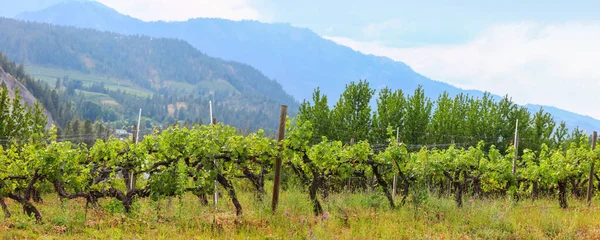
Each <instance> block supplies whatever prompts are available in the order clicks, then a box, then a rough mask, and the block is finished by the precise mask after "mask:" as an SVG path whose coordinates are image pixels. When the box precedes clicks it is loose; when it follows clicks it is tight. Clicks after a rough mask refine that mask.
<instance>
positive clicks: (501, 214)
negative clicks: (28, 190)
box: [0, 182, 600, 239]
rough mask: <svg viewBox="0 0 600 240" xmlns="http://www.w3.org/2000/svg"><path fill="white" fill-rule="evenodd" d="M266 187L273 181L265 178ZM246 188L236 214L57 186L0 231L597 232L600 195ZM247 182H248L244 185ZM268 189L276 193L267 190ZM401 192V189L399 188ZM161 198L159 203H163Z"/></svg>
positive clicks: (90, 235) (223, 204)
mask: <svg viewBox="0 0 600 240" xmlns="http://www.w3.org/2000/svg"><path fill="white" fill-rule="evenodd" d="M266 185H267V186H266V189H271V188H270V186H272V183H271V182H267V184H266ZM237 187H238V189H240V191H239V192H240V193H239V197H240V201H241V202H242V204H243V205H244V206H246V208H245V214H244V215H243V216H241V217H236V214H235V212H234V211H233V207H232V206H231V203H230V202H229V201H220V202H219V204H220V205H219V206H218V209H220V210H218V211H216V212H215V210H214V208H213V207H212V206H202V205H201V204H199V203H198V199H197V198H196V197H195V196H193V195H192V194H186V195H184V196H183V197H182V198H181V199H179V198H172V199H171V201H170V202H171V205H170V204H169V203H168V202H169V200H164V199H163V200H161V201H160V202H154V201H151V200H150V199H141V200H140V201H138V202H136V204H135V205H134V208H135V211H134V213H132V214H124V213H123V209H122V206H121V205H120V203H119V202H115V201H114V200H110V199H102V200H101V201H100V205H101V208H97V209H90V210H88V211H87V214H86V211H85V201H82V200H72V201H64V202H61V200H59V198H58V197H57V196H56V195H55V194H46V195H44V203H43V204H38V206H39V209H40V211H41V212H42V214H44V215H45V216H47V218H46V220H45V221H44V223H43V224H36V223H35V221H34V220H30V219H28V218H27V217H26V216H25V215H24V214H23V213H22V211H20V206H19V205H18V204H16V203H15V202H13V201H11V200H7V203H8V205H9V208H10V209H11V210H12V212H13V213H14V215H13V217H12V218H11V219H4V218H3V216H0V219H2V221H1V222H0V238H2V239H34V238H50V239H52V238H60V239H94V238H95V239H193V238H196V239H248V238H250V239H272V238H285V239H419V238H425V239H465V238H467V239H490V238H491V239H549V238H558V239H598V238H600V222H598V221H596V219H598V218H600V207H597V206H600V200H598V199H595V200H594V202H593V204H592V207H590V208H588V207H587V206H586V204H585V201H584V200H576V199H572V200H571V207H570V208H569V209H560V208H559V207H558V204H557V203H556V201H555V200H554V199H539V200H536V201H535V202H532V201H531V200H526V201H521V202H519V203H517V204H516V205H514V202H513V201H511V200H509V199H504V198H495V199H493V200H491V199H484V200H480V199H476V198H469V199H468V200H466V201H465V204H464V206H463V208H457V207H456V205H455V203H454V201H453V200H452V198H450V197H448V196H446V197H442V198H440V199H438V198H437V197H436V196H434V195H431V196H430V197H429V201H428V202H426V203H424V204H423V205H420V206H419V207H418V208H415V207H414V206H413V205H411V204H407V205H405V206H403V207H400V208H397V209H396V210H392V209H390V208H389V206H388V205H387V202H386V200H385V199H384V198H383V197H382V196H381V194H379V193H377V192H368V191H367V192H361V193H338V194H333V195H331V197H330V198H329V200H328V201H326V202H323V208H324V211H325V213H324V214H323V215H321V216H314V215H313V212H312V206H311V205H310V202H309V201H308V199H307V196H306V193H304V192H302V191H300V190H299V189H296V188H295V187H290V188H288V189H286V190H285V191H282V193H281V202H280V205H279V208H278V211H277V213H276V214H274V215H273V214H271V211H270V202H269V201H264V202H262V203H260V202H257V201H256V200H255V198H254V193H253V191H252V190H250V188H248V187H247V186H246V187H244V186H237ZM244 189H245V190H244ZM268 194H270V193H268ZM398 197H399V196H398ZM159 206H160V207H159Z"/></svg>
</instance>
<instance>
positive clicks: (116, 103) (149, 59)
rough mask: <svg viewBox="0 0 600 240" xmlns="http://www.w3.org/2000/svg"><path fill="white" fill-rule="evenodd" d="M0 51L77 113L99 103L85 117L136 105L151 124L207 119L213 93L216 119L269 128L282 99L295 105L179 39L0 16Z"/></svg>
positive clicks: (128, 116) (262, 81)
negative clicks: (61, 95)
mask: <svg viewBox="0 0 600 240" xmlns="http://www.w3.org/2000/svg"><path fill="white" fill-rule="evenodd" d="M23 29H27V31H23ZM0 51H1V52H3V53H4V54H5V55H6V56H7V57H8V59H10V60H12V61H15V62H17V63H23V64H24V66H25V67H24V69H25V71H26V72H27V73H28V74H30V75H32V76H33V77H34V78H35V79H39V80H42V82H45V83H47V84H48V86H50V87H53V88H58V90H59V91H64V93H65V95H66V96H70V97H67V98H68V99H70V100H71V101H73V102H74V104H75V105H76V108H77V109H78V110H80V111H79V112H82V115H86V114H84V113H83V112H85V111H82V110H81V108H82V107H84V106H94V107H93V108H92V109H96V110H94V111H100V110H97V109H101V111H102V112H94V113H93V114H92V113H90V114H88V115H86V116H82V117H84V118H85V117H90V118H95V119H91V120H105V121H122V122H124V123H125V124H129V123H130V122H132V121H133V119H134V118H136V117H137V114H136V113H137V111H138V110H139V108H142V109H145V110H144V111H143V115H144V117H145V118H147V120H151V121H152V122H154V123H155V124H154V125H157V124H172V123H174V122H177V121H187V122H198V121H202V122H208V112H209V111H208V101H209V100H211V101H214V103H215V106H214V109H215V117H217V118H218V119H219V121H223V122H225V123H227V124H232V125H236V126H238V127H240V128H242V129H248V130H252V129H257V128H275V127H276V126H277V121H278V117H277V116H278V113H279V106H280V105H281V104H287V105H289V106H290V109H292V111H295V109H297V107H298V104H297V103H296V101H295V100H294V99H293V98H292V97H291V96H290V95H288V94H287V93H285V92H284V91H283V89H282V87H281V85H279V83H277V82H276V81H274V80H271V79H268V78H267V77H265V76H264V75H263V74H262V73H261V72H259V71H258V70H256V69H254V68H252V67H251V66H248V65H245V64H241V63H237V62H231V61H224V60H221V59H218V58H213V57H210V56H207V55H205V54H203V53H201V52H199V51H198V50H196V49H195V48H194V47H192V46H190V45H189V44H187V43H186V42H184V41H180V40H173V39H165V38H151V37H145V36H123V35H119V34H114V33H109V32H100V31H94V30H86V29H78V28H73V27H59V26H52V25H48V24H38V23H29V22H23V21H17V20H12V19H5V18H0ZM58 80H60V82H59V84H57V81H58ZM86 102H90V103H86ZM90 104H94V105H90ZM95 105H99V106H100V108H98V107H97V106H95ZM291 114H294V112H291ZM108 115H110V116H112V117H110V119H107V116H108Z"/></svg>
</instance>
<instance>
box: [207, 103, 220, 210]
mask: <svg viewBox="0 0 600 240" xmlns="http://www.w3.org/2000/svg"><path fill="white" fill-rule="evenodd" d="M208 108H209V111H210V120H209V121H210V125H215V122H216V119H214V118H213V109H212V101H208ZM213 163H214V164H215V168H218V167H217V160H216V159H213ZM218 202H219V183H218V182H217V180H215V195H214V196H213V203H214V204H215V209H216V208H217V203H218Z"/></svg>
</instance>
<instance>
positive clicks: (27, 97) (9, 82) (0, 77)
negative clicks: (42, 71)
mask: <svg viewBox="0 0 600 240" xmlns="http://www.w3.org/2000/svg"><path fill="white" fill-rule="evenodd" d="M2 83H4V84H6V88H7V89H8V95H9V96H10V98H11V99H12V98H14V97H15V89H16V88H19V95H21V101H23V102H25V103H27V105H28V106H29V107H33V106H34V105H35V103H36V102H37V101H38V100H37V99H36V98H35V97H34V96H33V94H31V92H29V90H27V87H26V86H25V85H24V84H23V83H21V82H19V81H17V79H15V78H14V77H13V76H11V75H10V74H8V73H6V72H5V71H4V69H2V67H0V85H2ZM44 114H45V115H46V117H48V123H47V124H46V128H50V126H52V125H53V124H54V120H53V119H52V116H51V115H50V112H48V110H46V109H44Z"/></svg>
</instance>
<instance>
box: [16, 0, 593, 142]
mask: <svg viewBox="0 0 600 240" xmlns="http://www.w3.org/2000/svg"><path fill="white" fill-rule="evenodd" d="M17 18H19V19H24V20H28V21H39V22H46V23H52V24H59V25H69V26H77V27H83V28H94V29H99V30H106V31H113V32H117V33H122V34H144V35H148V36H154V37H169V38H177V39H182V40H185V41H187V42H189V43H190V44H191V45H192V46H194V47H196V48H197V49H199V50H200V51H202V52H205V53H206V54H208V55H211V56H217V57H220V58H223V59H228V60H233V61H238V62H243V63H246V64H249V65H251V66H253V67H256V68H257V69H259V70H260V71H261V72H263V73H264V74H265V75H267V76H269V77H270V78H274V79H276V80H277V81H279V82H280V83H281V85H282V86H283V89H284V90H285V91H286V92H288V93H289V94H291V95H292V96H294V97H296V99H298V100H302V99H310V97H311V94H312V91H313V90H314V88H316V87H320V88H321V90H322V93H324V94H326V95H328V96H329V97H330V99H337V97H338V96H339V94H340V93H341V92H342V91H343V89H344V85H345V84H346V83H348V82H350V81H357V80H359V79H367V80H369V82H370V83H371V86H373V87H375V88H378V89H379V88H382V87H384V86H388V87H390V88H393V89H402V90H403V91H404V92H405V93H411V92H412V91H413V90H414V89H416V88H417V86H418V85H422V86H423V87H424V89H425V92H426V94H427V96H429V97H432V98H436V97H437V96H438V95H439V94H440V93H442V92H444V91H446V92H448V93H449V94H450V95H455V94H458V93H467V94H469V95H471V96H481V95H482V92H481V91H476V90H464V89H460V88H457V87H454V86H452V85H450V84H446V83H443V82H439V81H435V80H431V79H429V78H427V77H424V76H422V75H420V74H418V73H416V72H415V71H413V70H412V69H411V68H410V67H409V66H408V65H406V64H404V63H402V62H397V61H393V60H391V59H389V58H385V57H378V56H373V55H365V54H362V53H360V52H357V51H354V50H352V49H350V48H348V47H345V46H341V45H339V44H337V43H334V42H332V41H330V40H326V39H323V38H322V37H321V36H319V35H318V34H315V33H314V32H312V31H310V30H308V29H303V28H296V27H292V26H290V25H289V24H281V23H270V24H266V23H260V22H256V21H229V20H223V19H191V20H188V21H185V22H162V21H161V22H144V21H141V20H138V19H135V18H132V17H129V16H125V15H123V14H120V13H118V12H117V11H115V10H113V9H111V8H109V7H106V6H104V5H102V4H100V3H97V2H85V1H75V2H66V3H61V4H57V5H54V6H52V7H49V8H47V9H44V10H41V11H38V12H30V13H23V14H20V15H18V16H17ZM528 107H529V108H530V109H535V110H536V111H537V110H538V109H539V108H538V106H528ZM544 109H546V110H548V111H549V112H551V113H554V117H555V119H556V120H557V121H565V122H567V123H568V126H569V128H571V129H572V128H574V127H575V126H580V127H581V128H582V129H585V130H587V131H588V132H589V131H591V130H593V129H600V121H599V120H597V119H593V118H591V117H586V116H582V115H579V114H575V113H571V112H567V111H562V110H559V109H556V108H552V107H546V106H544Z"/></svg>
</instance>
